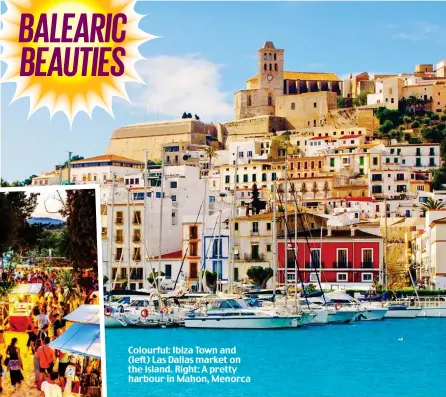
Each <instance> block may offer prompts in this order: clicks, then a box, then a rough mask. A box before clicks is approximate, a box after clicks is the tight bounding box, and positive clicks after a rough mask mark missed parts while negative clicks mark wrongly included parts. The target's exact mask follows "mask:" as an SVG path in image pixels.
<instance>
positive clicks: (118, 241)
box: [115, 236, 124, 244]
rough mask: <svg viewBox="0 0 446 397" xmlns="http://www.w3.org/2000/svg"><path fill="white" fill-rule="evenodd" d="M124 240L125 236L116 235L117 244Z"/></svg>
mask: <svg viewBox="0 0 446 397" xmlns="http://www.w3.org/2000/svg"><path fill="white" fill-rule="evenodd" d="M123 242H124V237H120V236H117V237H115V243H116V244H122V243H123Z"/></svg>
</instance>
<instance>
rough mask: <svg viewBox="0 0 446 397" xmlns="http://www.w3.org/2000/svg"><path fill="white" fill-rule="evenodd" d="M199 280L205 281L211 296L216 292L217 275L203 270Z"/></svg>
mask: <svg viewBox="0 0 446 397" xmlns="http://www.w3.org/2000/svg"><path fill="white" fill-rule="evenodd" d="M201 279H202V280H206V286H207V287H208V288H209V289H210V290H211V291H212V293H213V294H215V292H216V291H217V273H216V272H210V271H209V270H203V271H202V272H201Z"/></svg>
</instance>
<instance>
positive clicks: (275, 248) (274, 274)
mask: <svg viewBox="0 0 446 397" xmlns="http://www.w3.org/2000/svg"><path fill="white" fill-rule="evenodd" d="M276 193H277V185H276V184H275V183H274V185H273V296H275V295H276V288H277V224H276V206H277V204H276ZM274 305H276V300H275V299H274Z"/></svg>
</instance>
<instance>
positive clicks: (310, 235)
mask: <svg viewBox="0 0 446 397" xmlns="http://www.w3.org/2000/svg"><path fill="white" fill-rule="evenodd" d="M307 239H308V242H307ZM295 245H297V252H296V256H297V263H298V269H299V272H300V276H301V278H302V279H303V281H304V282H305V283H317V274H316V272H318V274H319V279H320V281H321V283H323V284H329V285H345V284H348V283H351V284H353V283H354V284H361V285H363V286H368V285H371V284H372V283H373V281H374V280H377V281H380V280H381V279H382V263H383V260H382V258H383V239H382V238H381V237H379V236H376V235H374V234H371V233H367V232H363V231H360V230H355V229H328V230H327V229H323V230H322V238H321V230H320V229H317V230H311V231H305V232H298V233H297V238H296V239H295V238H294V235H293V236H292V237H289V238H288V241H287V242H286V245H285V242H284V239H283V236H282V239H279V240H278V243H277V249H278V270H277V278H278V280H279V283H281V284H282V283H284V282H285V266H284V263H285V261H284V258H286V263H287V273H288V281H291V282H293V283H294V279H295V276H296V275H297V279H298V280H300V278H299V273H298V272H297V269H296V267H295V250H294V247H295ZM285 247H286V254H285Z"/></svg>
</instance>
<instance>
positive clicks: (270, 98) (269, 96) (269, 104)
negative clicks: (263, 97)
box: [268, 95, 273, 106]
mask: <svg viewBox="0 0 446 397" xmlns="http://www.w3.org/2000/svg"><path fill="white" fill-rule="evenodd" d="M272 105H273V98H272V96H271V95H268V106H272Z"/></svg>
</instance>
